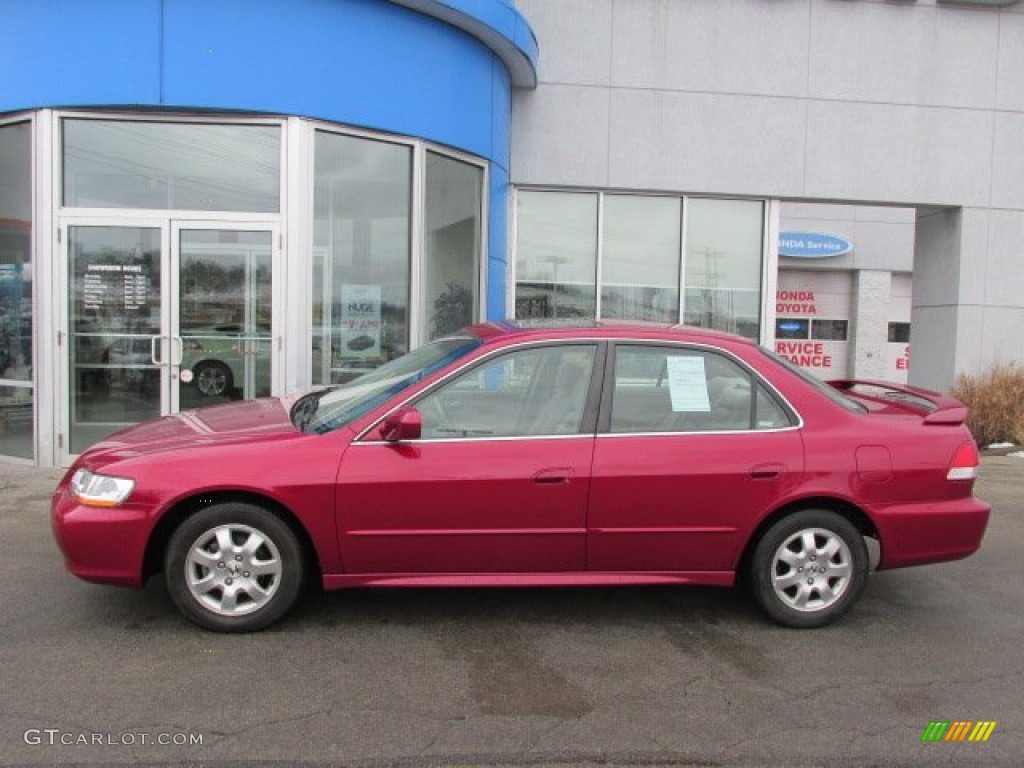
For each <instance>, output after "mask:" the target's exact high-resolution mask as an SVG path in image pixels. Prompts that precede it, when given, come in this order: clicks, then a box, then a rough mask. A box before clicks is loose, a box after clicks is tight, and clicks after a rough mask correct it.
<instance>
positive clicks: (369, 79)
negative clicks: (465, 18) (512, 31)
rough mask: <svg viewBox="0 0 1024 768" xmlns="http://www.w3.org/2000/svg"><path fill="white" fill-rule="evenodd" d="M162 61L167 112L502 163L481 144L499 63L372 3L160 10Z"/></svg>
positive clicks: (451, 35) (233, 3)
mask: <svg viewBox="0 0 1024 768" xmlns="http://www.w3.org/2000/svg"><path fill="white" fill-rule="evenodd" d="M165 52H166V58H165V64H164V78H165V85H164V103H165V104H166V105H169V106H182V107H202V108H210V109H223V108H231V109H246V110H254V111H267V112H280V113H283V114H297V115H305V116H309V117H317V118H322V119H325V120H334V121H338V122H343V123H348V124H353V125H360V126H365V127H368V128H374V129H378V130H384V131H391V132H395V133H403V134H407V135H410V136H418V137H421V138H427V139H431V140H433V141H438V142H441V143H444V144H449V145H451V146H456V147H460V148H462V149H465V150H467V151H470V152H473V153H475V154H479V155H482V156H484V157H494V156H495V150H496V149H497V150H498V152H497V155H498V156H499V157H502V156H504V154H505V153H507V146H505V147H495V146H494V145H493V144H492V141H491V140H492V130H491V119H492V115H491V85H492V80H491V73H492V69H494V68H498V69H503V65H502V64H501V62H500V61H498V60H497V58H496V57H495V55H494V54H493V53H492V52H491V51H490V49H488V48H486V47H485V46H484V45H483V44H481V43H479V42H478V41H476V40H474V39H473V38H471V37H469V36H468V35H466V34H465V33H463V32H460V31H458V30H456V29H455V28H454V27H450V26H448V25H446V24H442V23H439V22H437V21H435V20H433V19H430V18H428V17H427V16H424V15H422V14H420V13H416V12H414V11H410V10H407V9H405V8H401V7H398V6H395V5H392V4H390V3H386V2H380V0H299V1H298V2H289V3H280V2H253V1H252V0H220V2H216V3H211V2H209V0H167V6H166V43H165ZM505 98H506V100H507V99H508V98H509V91H506V94H505Z"/></svg>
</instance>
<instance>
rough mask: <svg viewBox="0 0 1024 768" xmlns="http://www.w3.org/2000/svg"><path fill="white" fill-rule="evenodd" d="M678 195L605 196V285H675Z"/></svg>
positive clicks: (674, 286)
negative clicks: (672, 196) (673, 196)
mask: <svg viewBox="0 0 1024 768" xmlns="http://www.w3.org/2000/svg"><path fill="white" fill-rule="evenodd" d="M681 210H682V206H681V204H680V201H679V199H678V198H668V197H640V196H628V195H606V196H605V200H604V254H603V260H604V263H603V265H602V276H603V282H604V284H605V285H609V284H615V285H652V286H668V287H672V288H676V287H678V285H679V236H680V224H681V221H680V213H681Z"/></svg>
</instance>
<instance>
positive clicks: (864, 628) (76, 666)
mask: <svg viewBox="0 0 1024 768" xmlns="http://www.w3.org/2000/svg"><path fill="white" fill-rule="evenodd" d="M58 476H59V473H58V472H57V471H54V470H39V469H29V468H24V467H16V466H0V543H2V544H0V546H2V550H0V552H2V557H0V577H2V579H0V619H2V620H0V670H2V671H0V765H55V764H62V765H81V766H87V765H88V766H91V765H114V764H128V763H134V764H141V765H154V766H155V765H167V764H188V765H197V766H198V765H203V766H234V765H247V766H260V765H265V766H302V765H309V766H321V765H339V766H365V767H366V768H376V767H377V766H391V765H395V766H410V767H411V766H449V765H450V766H570V765H571V766H599V765H600V766H634V765H635V766H691V765H692V766H761V765H765V766H874V765H877V766H904V765H906V766H918V765H920V766H924V765H928V766H934V765H938V766H963V765H978V766H1004V765H1005V766H1018V765H1021V764H1024V694H1022V693H1021V692H1022V690H1024V679H1022V678H1024V655H1022V653H1021V649H1022V648H1024V640H1022V634H1024V578H1022V577H1024V558H1022V554H1024V459H1020V458H1012V457H986V458H985V459H984V461H983V467H982V479H981V480H980V481H979V483H978V486H977V492H978V495H979V496H981V497H982V498H985V499H986V500H988V501H990V502H991V503H992V504H993V506H994V511H993V517H992V521H991V523H990V527H989V531H988V534H987V536H986V539H985V542H984V544H983V546H982V549H981V551H980V552H978V553H977V554H976V555H974V556H973V557H971V558H969V559H967V560H964V561H960V562H956V563H948V564H942V565H935V566H928V567H924V568H916V569H908V570H905V571H889V572H884V573H879V574H876V575H874V576H872V578H871V581H870V583H869V585H868V588H867V591H866V593H865V595H864V597H863V598H862V600H861V602H860V603H859V605H858V606H857V607H856V608H855V609H854V610H853V612H852V613H851V614H850V615H849V616H847V617H846V618H845V619H844V620H842V621H841V622H840V623H838V624H837V625H835V626H832V627H828V628H826V629H822V630H811V631H797V630H787V629H782V628H779V627H776V626H774V625H772V624H770V623H767V622H766V620H765V619H763V618H762V615H761V613H760V612H759V611H758V610H757V609H756V608H755V607H754V606H753V605H752V604H751V603H750V602H749V601H748V600H747V599H746V598H745V597H744V595H743V594H742V593H740V592H739V591H736V590H720V589H710V588H663V587H656V588H639V589H638V588H632V589H625V588H622V589H618V588H615V589H607V588H594V589H546V590H542V589H507V590H486V591H483V590H480V591H474V590H463V589H455V590H390V589H389V590H377V591H370V590H366V591H351V592H335V593H330V594H318V595H313V596H311V597H310V598H309V599H307V600H305V601H304V603H303V604H302V605H301V607H300V609H299V610H298V611H297V612H296V613H295V614H293V615H292V616H290V617H289V618H288V619H286V620H285V621H284V622H282V623H281V624H279V625H277V626H275V627H274V628H272V629H270V630H268V631H265V632H263V633H259V634H253V635H244V636H226V635H216V634H210V633H207V632H203V631H201V630H199V629H197V628H195V627H193V626H192V625H190V624H188V623H187V622H186V621H185V620H184V619H182V618H181V617H180V616H179V615H178V614H177V613H176V612H175V611H174V609H173V606H172V605H171V603H170V599H169V598H168V596H167V593H166V591H165V589H164V587H163V584H162V583H161V582H160V580H154V581H152V582H151V583H150V584H149V585H148V586H147V588H146V589H145V590H141V591H131V590H124V589H117V588H112V587H102V586H96V585H91V584H87V583H84V582H81V581H78V580H77V579H75V578H73V577H72V576H70V575H68V574H67V573H66V572H65V571H64V568H63V564H62V562H61V559H60V555H59V553H58V551H57V548H56V546H55V544H54V542H53V539H52V535H51V533H50V529H49V519H48V504H49V494H50V492H51V491H52V488H53V486H54V484H55V483H56V480H57V478H58ZM946 721H948V722H950V723H955V722H958V721H959V722H966V721H971V722H973V723H980V722H995V723H996V725H995V727H994V728H993V729H992V730H991V735H990V736H989V738H988V740H987V741H984V742H970V741H967V740H965V741H962V742H957V741H939V742H922V735H923V734H924V732H925V731H926V729H928V727H929V724H930V723H932V722H946Z"/></svg>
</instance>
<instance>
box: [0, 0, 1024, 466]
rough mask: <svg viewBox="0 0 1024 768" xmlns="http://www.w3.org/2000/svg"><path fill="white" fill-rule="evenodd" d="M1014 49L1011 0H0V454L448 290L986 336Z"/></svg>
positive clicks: (416, 323)
mask: <svg viewBox="0 0 1024 768" xmlns="http://www.w3.org/2000/svg"><path fill="white" fill-rule="evenodd" d="M1022 73H1024V3H1020V2H1018V1H1017V0H973V1H971V2H968V1H967V0H960V2H943V1H941V0H917V1H916V2H915V1H914V0H905V1H904V2H898V3H896V2H884V1H883V0H776V1H775V2H770V3H768V2H763V0H716V1H711V0H515V2H513V0H291V2H287V3H284V2H280V0H92V1H91V2H65V1H62V0H5V2H4V3H3V4H2V5H0V460H3V461H14V462H24V463H35V464H39V465H44V466H47V465H64V464H67V463H69V462H70V461H71V460H72V459H73V457H74V456H75V455H77V454H78V453H80V452H81V451H83V450H84V449H85V448H87V447H88V446H89V445H91V444H92V443H94V442H96V441H97V440H100V439H102V438H103V437H105V436H106V435H109V434H111V433H112V432H114V431H115V430H117V429H120V428H121V427H123V426H126V425H128V424H132V423H135V422H138V421H140V420H143V419H146V418H150V417H153V416H157V415H160V414H166V413H174V412H178V411H181V410H185V409H189V408H192V407H196V406H199V405H204V404H211V403H216V402H223V401H227V400H230V399H237V398H252V397H258V396H262V395H269V394H283V393H288V392H293V391H297V390H300V389H303V388H306V387H310V386H316V385H323V384H331V383H339V382H344V381H347V380H349V379H351V378H352V377H354V376H356V375H358V374H359V373H360V372H362V371H365V370H368V369H371V368H373V367H375V366H376V365H379V364H380V363H381V362H383V361H386V360H388V359H391V358H393V357H395V356H397V355H399V354H402V353H403V352H405V351H407V350H408V349H410V348H413V347H415V346H417V345H420V344H422V343H425V342H426V341H429V340H430V339H432V338H435V337H437V336H440V335H443V334H446V333H449V332H451V331H453V330H456V329H457V328H459V327H461V326H463V325H465V324H467V323H470V322H473V321H478V320H494V319H502V318H510V317H514V318H520V319H538V318H539V319H545V318H550V319H558V320H572V319H584V320H585V319H588V318H607V319H639V320H652V321H660V322H673V323H674V322H683V323H689V324H694V325H700V326H706V327H713V328H719V329H723V330H727V331H731V332H734V333H739V334H742V335H745V336H748V337H750V338H753V339H755V340H757V341H759V342H760V343H762V344H764V345H765V346H768V347H770V348H773V349H775V350H776V351H778V352H779V353H780V354H782V355H783V356H785V357H788V358H790V359H792V360H794V361H796V362H797V363H798V364H800V365H802V366H804V367H806V368H808V369H809V370H811V371H813V372H814V373H816V374H818V375H820V376H822V377H826V378H828V377H836V378H841V377H857V378H885V379H895V380H897V381H909V382H910V383H912V384H918V385H922V386H927V387H930V388H933V389H945V388H948V387H949V386H950V385H951V384H952V383H953V381H954V380H955V378H956V376H957V375H958V374H959V373H962V372H980V371H983V370H984V369H985V368H986V367H987V366H990V365H992V364H993V363H996V362H1007V361H1014V360H1022V359H1024V341H1022V338H1024V334H1022V331H1024V271H1022V270H1020V269H1019V268H1015V266H1014V265H1016V264H1019V263H1020V260H1021V255H1022V254H1021V249H1022V248H1024V246H1022V243H1024V74H1022ZM911 345H912V348H913V360H912V362H911V356H910V350H911Z"/></svg>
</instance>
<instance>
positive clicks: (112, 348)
mask: <svg viewBox="0 0 1024 768" xmlns="http://www.w3.org/2000/svg"><path fill="white" fill-rule="evenodd" d="M163 241H164V237H163V232H162V229H161V228H160V227H159V226H155V227H151V226H136V227H119V226H69V227H67V246H68V250H67V253H68V265H67V275H68V284H69V285H68V288H69V291H68V294H67V295H68V299H69V301H68V315H67V339H68V358H67V371H68V376H67V377H66V386H67V388H68V397H67V398H66V401H67V404H68V408H67V410H66V416H67V424H66V428H65V429H64V430H63V431H62V434H61V438H62V439H61V440H59V441H58V443H59V444H61V445H63V446H65V448H64V450H65V451H66V452H67V453H68V454H76V453H81V452H82V451H83V450H85V449H86V448H87V447H89V446H90V445H92V444H93V443H95V442H97V441H98V440H101V439H102V438H104V437H106V436H107V435H110V434H111V433H113V432H116V431H117V430H119V429H121V428H122V427H126V426H128V425H129V424H134V423H136V422H139V421H143V420H145V419H149V418H152V417H154V416H159V415H160V414H161V413H162V412H165V402H164V398H163V391H162V387H161V369H160V366H159V364H158V362H157V360H158V357H157V356H158V355H160V354H164V353H166V352H167V348H168V347H169V346H170V345H169V344H167V343H166V339H167V334H166V333H165V330H164V313H163V309H164V303H163V288H164V283H165V280H164V274H165V263H164V262H165V251H166V248H165V245H164V242H163ZM64 435H67V440H66V441H65V440H64V439H63V437H64Z"/></svg>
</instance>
